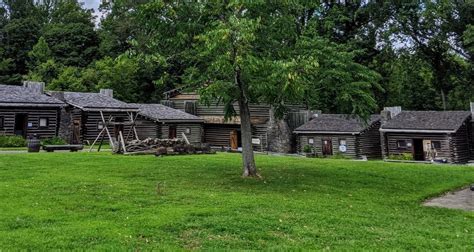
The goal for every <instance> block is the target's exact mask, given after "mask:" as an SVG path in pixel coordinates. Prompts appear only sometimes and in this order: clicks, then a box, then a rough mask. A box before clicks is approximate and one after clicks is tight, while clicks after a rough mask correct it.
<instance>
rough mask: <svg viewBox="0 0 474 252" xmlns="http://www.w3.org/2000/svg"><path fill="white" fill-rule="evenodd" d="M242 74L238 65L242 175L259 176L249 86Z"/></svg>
mask: <svg viewBox="0 0 474 252" xmlns="http://www.w3.org/2000/svg"><path fill="white" fill-rule="evenodd" d="M240 74H241V72H240V68H239V67H237V68H236V69H235V71H234V81H235V84H236V85H237V86H238V87H239V92H240V94H239V99H238V102H239V110H240V129H241V141H242V163H243V173H242V176H243V177H253V176H258V174H257V167H256V166H255V158H254V156H253V148H252V125H251V123H250V109H249V101H248V99H247V87H246V85H245V83H243V82H242V79H241V76H240Z"/></svg>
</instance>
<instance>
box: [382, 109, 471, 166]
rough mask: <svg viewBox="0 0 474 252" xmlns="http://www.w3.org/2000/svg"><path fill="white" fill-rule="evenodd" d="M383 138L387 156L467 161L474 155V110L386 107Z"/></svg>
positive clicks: (449, 161) (421, 159) (420, 159)
mask: <svg viewBox="0 0 474 252" xmlns="http://www.w3.org/2000/svg"><path fill="white" fill-rule="evenodd" d="M382 117H383V119H382V121H383V122H382V126H381V128H380V132H381V142H382V153H383V157H384V158H385V159H393V158H394V157H395V158H396V157H397V156H399V155H406V156H409V157H411V159H413V160H415V161H433V160H440V161H445V162H448V163H466V162H468V161H469V160H470V159H471V158H472V153H471V152H472V145H473V144H474V142H473V138H472V130H473V129H472V112H469V111H402V110H401V108H400V107H390V108H385V109H384V111H382Z"/></svg>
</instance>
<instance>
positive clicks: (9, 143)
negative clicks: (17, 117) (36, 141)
mask: <svg viewBox="0 0 474 252" xmlns="http://www.w3.org/2000/svg"><path fill="white" fill-rule="evenodd" d="M0 147H26V140H25V139H23V137H21V136H0Z"/></svg>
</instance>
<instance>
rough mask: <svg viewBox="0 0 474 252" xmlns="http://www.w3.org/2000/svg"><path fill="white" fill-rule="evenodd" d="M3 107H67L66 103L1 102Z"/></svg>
mask: <svg viewBox="0 0 474 252" xmlns="http://www.w3.org/2000/svg"><path fill="white" fill-rule="evenodd" d="M0 106H2V107H30V108H31V107H35V108H37V107H38V108H39V107H41V108H57V107H65V106H66V104H64V103H17V102H0Z"/></svg>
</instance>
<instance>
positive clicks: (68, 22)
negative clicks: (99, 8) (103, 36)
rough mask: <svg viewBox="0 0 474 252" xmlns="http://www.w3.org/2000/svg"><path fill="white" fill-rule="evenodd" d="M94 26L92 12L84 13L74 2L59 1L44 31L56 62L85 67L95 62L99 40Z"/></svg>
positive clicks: (86, 11)
mask: <svg viewBox="0 0 474 252" xmlns="http://www.w3.org/2000/svg"><path fill="white" fill-rule="evenodd" d="M94 25H95V24H94V18H93V16H92V10H86V9H83V8H82V6H81V5H80V4H79V3H78V2H77V0H63V1H58V2H57V3H56V5H55V6H54V7H53V10H52V13H51V20H50V21H49V23H48V24H46V26H45V27H44V29H43V37H44V38H45V40H46V41H47V43H48V45H49V48H50V49H51V51H52V54H53V57H54V59H55V60H56V62H58V63H60V64H63V65H66V66H75V67H86V66H87V65H89V64H90V63H91V62H93V61H94V60H95V59H97V56H98V46H99V39H98V36H97V33H96V31H95V30H94Z"/></svg>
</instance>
